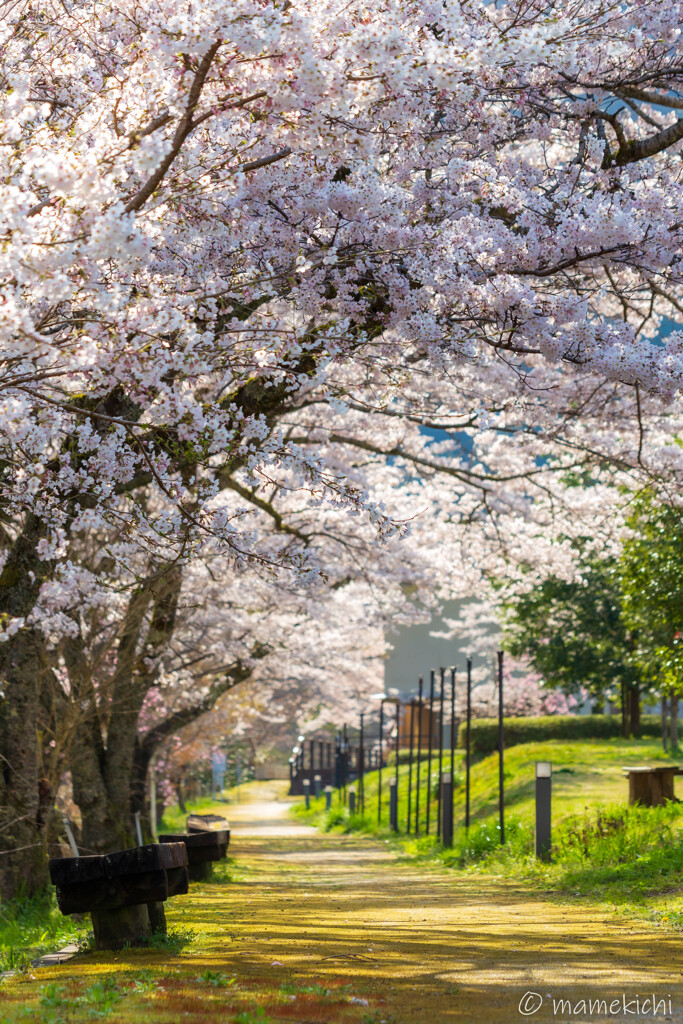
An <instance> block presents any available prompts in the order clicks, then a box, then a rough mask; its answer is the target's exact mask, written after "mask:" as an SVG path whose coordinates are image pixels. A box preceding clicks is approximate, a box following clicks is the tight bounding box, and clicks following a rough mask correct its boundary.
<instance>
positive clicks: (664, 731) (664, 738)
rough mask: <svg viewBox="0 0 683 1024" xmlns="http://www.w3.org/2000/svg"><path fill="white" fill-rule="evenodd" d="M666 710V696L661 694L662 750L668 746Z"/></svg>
mask: <svg viewBox="0 0 683 1024" xmlns="http://www.w3.org/2000/svg"><path fill="white" fill-rule="evenodd" d="M666 712H667V703H666V697H665V695H664V694H662V747H663V748H664V750H667V749H668V746H669V734H668V731H667V728H666Z"/></svg>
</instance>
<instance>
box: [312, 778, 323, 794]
mask: <svg viewBox="0 0 683 1024" xmlns="http://www.w3.org/2000/svg"><path fill="white" fill-rule="evenodd" d="M322 781H323V780H322V779H321V778H320V776H319V775H314V776H313V792H314V793H315V795H316V799H317V797H319V796H320V790H321V786H322Z"/></svg>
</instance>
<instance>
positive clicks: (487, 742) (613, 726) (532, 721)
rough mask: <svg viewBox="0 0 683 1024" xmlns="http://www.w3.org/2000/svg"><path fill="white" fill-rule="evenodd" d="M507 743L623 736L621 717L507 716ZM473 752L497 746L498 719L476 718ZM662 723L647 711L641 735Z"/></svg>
mask: <svg viewBox="0 0 683 1024" xmlns="http://www.w3.org/2000/svg"><path fill="white" fill-rule="evenodd" d="M503 726H504V729H505V746H506V747H514V746H515V745H516V744H518V743H536V742H539V743H540V742H543V741H544V740H599V739H611V738H618V737H619V736H621V718H620V717H619V716H617V715H545V716H543V717H540V718H531V717H529V718H505V719H504V720H503ZM471 733H472V742H471V751H472V753H473V754H481V755H482V756H484V757H485V756H487V755H488V754H492V753H493V752H494V751H495V750H497V749H498V720H497V719H496V718H476V719H474V721H473V722H472V726H471ZM660 733H661V723H660V720H659V718H658V716H657V715H644V716H643V718H642V722H641V734H642V736H648V737H657V736H659V735H660ZM466 740H467V728H466V727H465V726H461V727H460V729H459V732H458V745H459V746H460V747H464V746H465V744H466Z"/></svg>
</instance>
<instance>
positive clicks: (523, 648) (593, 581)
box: [503, 556, 643, 736]
mask: <svg viewBox="0 0 683 1024" xmlns="http://www.w3.org/2000/svg"><path fill="white" fill-rule="evenodd" d="M577 560H578V565H577V572H576V577H575V578H574V579H572V580H567V579H562V578H560V577H558V576H548V577H547V578H546V579H543V580H540V581H539V582H538V583H537V584H536V585H535V586H534V587H533V589H532V590H529V591H527V592H526V593H522V594H519V595H518V596H516V597H515V598H514V599H512V600H509V601H507V602H506V603H505V604H504V606H503V612H504V617H505V634H504V645H505V648H506V649H507V650H508V651H510V653H512V654H513V655H515V656H517V657H522V656H526V657H528V658H529V660H530V661H531V663H532V665H533V666H534V668H535V669H537V671H538V672H539V673H540V674H541V675H542V677H543V679H544V681H545V683H546V685H548V686H554V687H557V688H559V689H561V690H563V691H564V692H565V693H574V694H575V693H578V692H579V690H580V689H581V688H585V689H586V690H588V692H589V694H590V696H591V697H592V699H593V701H594V705H595V706H596V707H597V708H599V709H601V708H602V706H603V705H604V702H605V700H606V699H610V700H614V699H615V696H617V699H618V702H619V704H620V705H621V710H622V723H623V731H624V735H625V736H627V735H631V734H632V735H634V736H639V735H640V694H641V690H642V688H643V674H642V670H641V667H640V664H639V661H638V658H637V657H636V651H637V633H636V632H632V630H631V629H630V628H629V627H628V626H627V623H626V620H625V618H624V614H623V607H622V601H623V596H622V592H621V587H620V583H619V576H618V574H617V572H616V561H615V560H614V559H599V558H596V557H592V558H588V559H582V558H581V557H580V556H579V557H578V559H577ZM615 691H616V693H615Z"/></svg>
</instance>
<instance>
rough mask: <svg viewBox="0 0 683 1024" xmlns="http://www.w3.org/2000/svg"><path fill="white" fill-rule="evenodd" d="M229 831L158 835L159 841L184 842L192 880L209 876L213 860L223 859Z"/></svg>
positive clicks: (200, 879) (199, 880)
mask: <svg viewBox="0 0 683 1024" xmlns="http://www.w3.org/2000/svg"><path fill="white" fill-rule="evenodd" d="M229 838H230V833H229V832H227V831H226V830H225V829H221V830H220V831H213V830H211V831H197V832H174V833H170V834H166V835H163V836H159V842H160V843H184V844H185V847H186V848H187V859H188V862H189V870H190V879H191V881H193V882H201V881H205V880H206V879H207V878H211V873H212V868H213V862H214V861H217V860H223V859H224V858H225V856H226V854H227V852H228V842H229Z"/></svg>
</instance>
